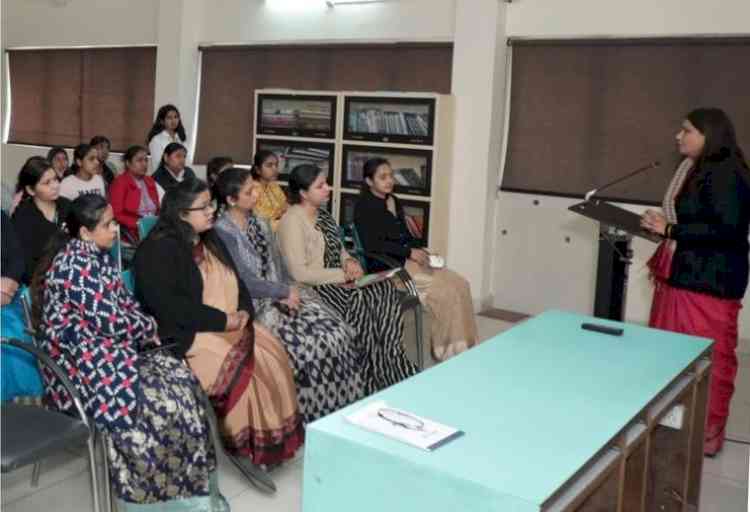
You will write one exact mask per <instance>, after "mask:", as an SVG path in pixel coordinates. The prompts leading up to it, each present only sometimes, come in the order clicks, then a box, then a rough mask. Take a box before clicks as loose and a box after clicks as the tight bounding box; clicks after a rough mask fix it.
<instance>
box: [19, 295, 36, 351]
mask: <svg viewBox="0 0 750 512" xmlns="http://www.w3.org/2000/svg"><path fill="white" fill-rule="evenodd" d="M19 293H20V294H21V305H22V306H23V321H24V323H25V324H26V331H27V333H28V334H29V335H30V336H31V339H32V340H33V341H34V343H36V338H35V337H34V326H33V325H32V323H31V288H29V287H28V286H23V287H22V288H21V291H20V292H19Z"/></svg>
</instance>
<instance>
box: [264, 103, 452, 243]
mask: <svg viewBox="0 0 750 512" xmlns="http://www.w3.org/2000/svg"><path fill="white" fill-rule="evenodd" d="M255 102H256V104H255V112H256V119H255V126H256V132H255V137H254V140H253V153H255V152H256V151H258V150H259V149H268V150H270V151H273V152H274V153H276V154H277V155H279V157H280V160H281V161H280V162H279V163H280V169H279V181H280V182H281V184H282V186H285V185H286V182H287V180H288V178H289V172H290V171H291V169H292V168H293V167H294V166H296V165H299V164H301V163H314V164H315V165H318V166H319V167H321V168H322V169H324V170H327V171H328V182H329V184H330V185H331V187H332V189H333V191H332V195H331V204H330V205H329V211H331V212H332V214H333V215H334V218H336V219H337V220H338V222H339V223H340V224H342V225H343V224H346V223H349V222H351V221H352V220H353V219H352V216H353V212H354V205H355V204H356V201H357V198H358V196H359V193H360V190H361V187H362V186H363V185H364V181H363V176H362V166H363V165H364V163H365V162H366V161H367V160H368V159H369V158H373V157H382V158H386V159H387V160H389V161H390V162H391V165H392V167H393V171H394V177H395V180H396V185H395V187H394V192H395V194H396V195H397V196H398V197H399V199H400V200H401V203H402V204H403V206H404V212H405V213H406V217H407V219H406V220H407V225H408V227H409V229H410V230H411V231H412V234H413V235H414V236H415V237H416V238H418V239H421V240H422V241H423V243H424V244H425V245H426V246H428V247H430V248H431V249H433V250H435V251H437V252H438V253H440V254H443V255H444V254H445V253H446V250H447V245H448V216H449V193H450V176H451V165H452V164H451V151H452V144H453V133H452V131H453V101H452V97H451V96H449V95H442V94H432V93H398V92H375V93H372V92H356V91H351V92H350V91H340V92H330V91H328V92H321V91H300V90H289V89H262V90H257V91H256V93H255Z"/></svg>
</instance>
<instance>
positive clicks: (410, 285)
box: [362, 252, 419, 297]
mask: <svg viewBox="0 0 750 512" xmlns="http://www.w3.org/2000/svg"><path fill="white" fill-rule="evenodd" d="M362 254H363V255H364V256H365V258H369V259H372V260H375V261H379V262H380V263H382V264H383V265H385V266H387V267H388V268H390V269H394V268H398V269H399V270H398V272H396V277H398V278H399V280H400V281H401V283H403V285H404V287H406V289H407V291H408V292H409V295H411V296H413V297H419V292H418V291H417V284H416V283H415V282H414V279H412V277H411V275H410V274H409V272H407V271H406V269H405V268H404V267H403V266H401V264H400V263H399V262H398V261H396V260H394V259H393V258H391V257H389V256H385V255H384V254H376V253H373V252H363V253H362Z"/></svg>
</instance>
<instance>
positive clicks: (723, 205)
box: [641, 108, 750, 456]
mask: <svg viewBox="0 0 750 512" xmlns="http://www.w3.org/2000/svg"><path fill="white" fill-rule="evenodd" d="M677 144H678V147H679V151H680V154H681V155H682V156H683V157H684V160H683V161H682V163H681V164H680V165H679V166H678V168H677V171H676V172H675V175H674V177H673V178H672V182H671V183H670V185H669V187H668V189H667V192H666V195H665V197H664V202H663V210H664V211H663V213H661V212H657V211H654V210H648V211H646V213H644V215H643V219H642V221H641V225H642V226H643V227H644V228H646V229H648V230H650V231H652V232H654V233H658V234H660V235H663V236H664V237H665V240H664V241H663V242H662V243H661V245H660V246H659V248H658V249H657V251H656V253H655V254H654V255H653V256H652V258H651V260H649V263H648V265H649V268H650V271H651V275H652V277H653V281H654V284H655V289H654V297H653V301H652V304H651V318H650V320H649V325H650V326H651V327H656V328H659V329H666V330H669V331H675V332H680V333H684V334H691V335H695V336H702V337H706V338H710V339H712V340H714V342H715V343H714V346H713V356H712V359H713V361H712V363H713V364H712V370H711V389H710V396H709V405H708V418H707V420H706V431H705V442H704V452H705V454H706V455H709V456H713V455H715V454H716V453H717V452H718V451H719V450H721V447H722V444H723V443H724V433H725V428H726V423H727V418H728V416H729V402H730V400H731V399H732V393H733V392H734V379H735V376H736V374H737V355H736V353H735V349H736V347H737V317H738V314H739V311H740V308H741V307H742V305H741V302H740V301H741V300H742V297H743V296H744V294H745V289H746V288H747V284H748V250H749V246H748V225H749V224H750V169H748V165H747V162H746V161H745V157H744V155H743V153H742V150H741V149H740V148H739V146H738V145H737V139H736V136H735V131H734V127H733V126H732V122H731V121H730V120H729V118H728V117H727V115H726V114H725V113H724V112H723V111H722V110H719V109H716V108H700V109H696V110H693V111H692V112H690V113H689V114H688V115H687V118H686V119H685V120H684V121H683V122H682V127H681V129H680V131H679V133H678V134H677Z"/></svg>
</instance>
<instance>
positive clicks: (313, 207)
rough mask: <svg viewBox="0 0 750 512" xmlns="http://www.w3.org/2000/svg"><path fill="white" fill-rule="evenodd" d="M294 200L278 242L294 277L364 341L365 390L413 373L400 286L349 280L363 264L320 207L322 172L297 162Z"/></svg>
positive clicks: (325, 190) (324, 195)
mask: <svg viewBox="0 0 750 512" xmlns="http://www.w3.org/2000/svg"><path fill="white" fill-rule="evenodd" d="M289 191H290V202H291V203H292V206H291V207H290V208H289V211H287V213H286V214H285V215H284V217H282V219H281V223H280V224H279V231H278V236H279V245H280V248H281V253H282V255H283V256H284V261H285V263H286V266H287V268H288V269H289V272H290V273H291V275H292V278H294V280H295V281H297V282H300V283H304V284H307V285H310V286H314V289H315V291H316V292H317V293H318V294H319V295H320V297H321V298H322V299H323V300H324V301H325V302H326V304H328V306H330V307H331V308H333V309H334V310H335V311H337V312H338V314H339V315H341V317H343V318H344V319H345V320H346V322H347V323H348V324H349V325H351V326H352V327H354V329H356V331H357V335H358V337H359V338H360V343H362V344H363V345H364V350H365V351H366V353H365V361H364V372H363V376H364V380H365V391H366V392H367V394H371V393H374V392H376V391H379V390H381V389H383V388H386V387H388V386H391V385H393V384H396V383H397V382H400V381H401V380H403V379H405V378H407V377H410V376H412V375H414V374H415V373H416V372H417V368H416V366H415V365H414V364H413V363H412V362H411V361H409V360H408V359H407V357H406V353H405V352H404V348H403V345H402V343H401V337H402V334H403V331H404V323H403V318H402V316H401V304H400V300H399V295H398V291H397V290H396V287H395V285H394V284H393V283H392V282H390V281H381V282H378V283H374V284H370V285H368V286H365V287H363V288H354V287H352V286H349V285H348V284H347V283H351V282H352V281H354V280H356V279H358V278H359V277H361V276H362V273H363V272H362V267H361V266H360V265H359V263H358V262H357V261H356V260H355V259H353V258H351V257H350V256H349V254H348V253H347V252H346V251H345V250H344V246H343V244H342V243H341V240H340V239H339V231H338V226H337V225H336V222H335V221H334V220H333V218H332V217H331V215H330V214H329V213H328V212H327V211H326V209H325V208H324V207H323V206H324V205H325V203H326V202H327V201H328V198H329V196H330V193H331V189H330V187H329V186H328V184H327V183H326V175H325V173H324V172H321V170H320V169H319V168H317V167H315V166H314V165H299V166H297V167H295V168H294V169H293V170H292V173H291V176H290V179H289Z"/></svg>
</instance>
